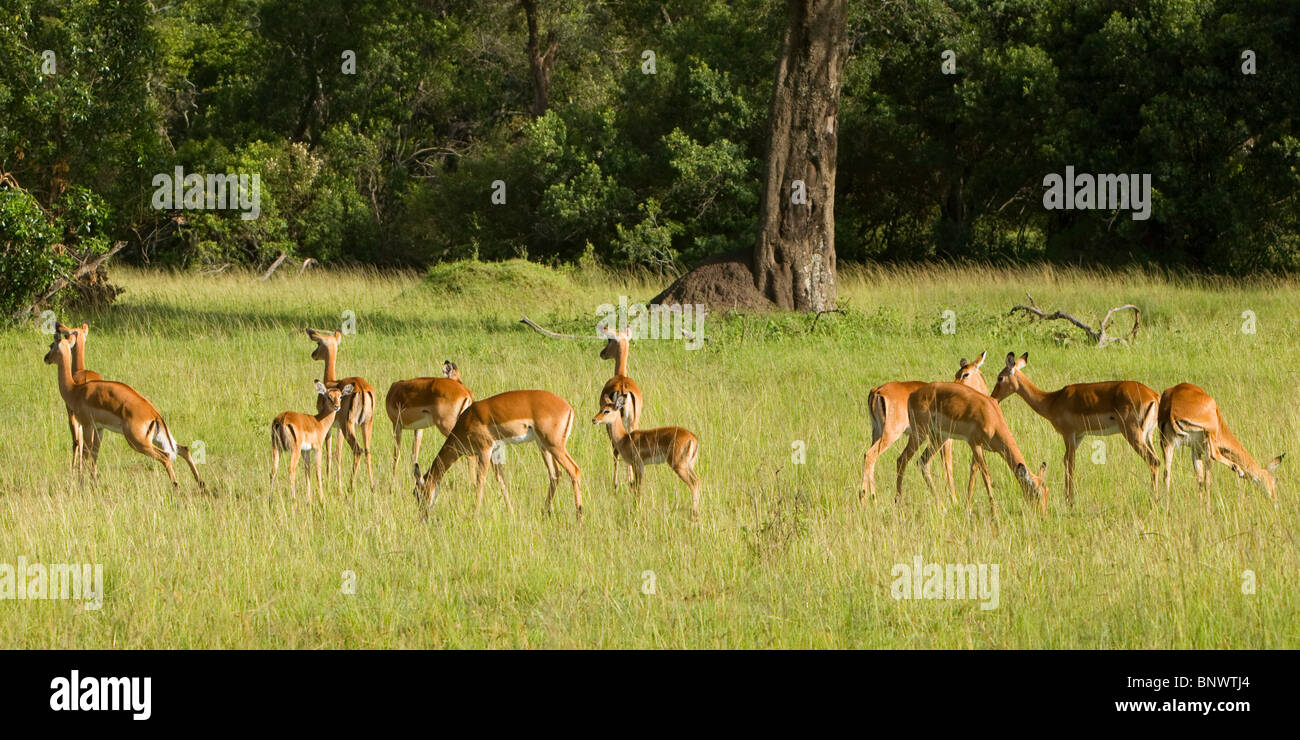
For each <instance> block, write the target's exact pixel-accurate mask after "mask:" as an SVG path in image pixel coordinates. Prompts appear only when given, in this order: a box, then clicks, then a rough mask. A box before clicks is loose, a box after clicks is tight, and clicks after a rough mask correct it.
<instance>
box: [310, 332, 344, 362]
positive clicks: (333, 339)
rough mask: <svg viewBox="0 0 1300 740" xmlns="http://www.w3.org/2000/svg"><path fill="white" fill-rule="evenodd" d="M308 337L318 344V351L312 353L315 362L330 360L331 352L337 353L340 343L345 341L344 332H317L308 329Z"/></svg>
mask: <svg viewBox="0 0 1300 740" xmlns="http://www.w3.org/2000/svg"><path fill="white" fill-rule="evenodd" d="M307 336H308V337H311V340H312V341H313V342H315V343H316V349H315V350H313V351H312V353H311V358H312V359H313V360H326V359H329V353H330V350H333V351H335V352H337V351H338V349H339V343H340V342H342V341H343V332H341V331H333V332H329V331H317V330H315V329H308V330H307Z"/></svg>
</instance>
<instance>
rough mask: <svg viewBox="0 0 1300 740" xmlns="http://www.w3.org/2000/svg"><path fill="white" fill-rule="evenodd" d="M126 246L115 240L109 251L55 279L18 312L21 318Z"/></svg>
mask: <svg viewBox="0 0 1300 740" xmlns="http://www.w3.org/2000/svg"><path fill="white" fill-rule="evenodd" d="M125 246H126V242H114V243H113V246H112V247H111V248H110V249H109V250H108V251H107V252H104V253H103V254H101V255H99V256H98V257H96V258H95V259H93V260H91V261H89V262H86V263H84V264H82V265H81V266H80V267H78V268H77V269H76V271H74V272H73V273H72V275H71V276H69V277H65V278H59V279H58V280H55V281H54V284H53V285H51V286H50V289H49V290H47V291H45V294H44V295H42V296H41V297H40V298H37V299H36V300H35V301H32V304H31V305H30V306H28V307H27V308H25V309H23V310H22V311H21V312H19V314H18V316H19V318H21V317H24V316H30V315H32V314H33V313H35V312H36V308H37V307H38V306H40V305H41V304H42V303H45V302H46V301H48V300H50V299H51V298H53V297H54V295H55V294H56V293H58V292H59V291H60V290H63V289H64V288H66V287H68V285H69V284H71V283H74V282H76V281H78V280H80V279H81V278H82V276H84V275H88V274H90V273H92V272H94V271H95V270H98V269H99V266H100V265H102V264H104V263H105V262H107V261H108V258H109V257H112V256H113V255H115V254H117V253H118V252H120V251H122V248H123V247H125Z"/></svg>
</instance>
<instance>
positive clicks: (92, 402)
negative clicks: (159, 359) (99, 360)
mask: <svg viewBox="0 0 1300 740" xmlns="http://www.w3.org/2000/svg"><path fill="white" fill-rule="evenodd" d="M74 341H75V339H74V338H73V335H71V334H56V335H55V337H54V341H53V342H52V343H51V344H50V351H49V352H47V353H46V355H45V362H46V364H49V365H57V366H58V371H59V393H60V395H62V396H63V403H64V405H65V406H67V408H68V409H69V410H71V412H72V414H73V415H74V416H75V417H76V421H77V429H75V430H74V435H75V436H76V439H74V440H73V447H74V449H76V450H78V451H79V450H80V449H81V447H82V445H83V444H86V442H87V439H86V437H87V436H88V437H89V451H90V455H89V459H90V471H91V475H92V477H97V476H98V461H99V444H100V442H101V441H102V440H103V432H102V430H104V429H107V430H109V431H112V432H116V433H118V434H120V435H122V436H123V437H124V438H125V439H126V443H127V444H128V445H130V447H131V449H133V450H135V451H136V452H139V453H140V454H141V455H144V456H146V457H151V458H153V459H155V460H157V461H158V462H160V463H162V466H163V467H164V468H166V470H167V477H168V478H170V479H171V482H172V487H173V488H176V487H179V484H178V483H177V481H176V470H175V468H174V467H173V466H172V462H173V461H174V460H175V459H176V457H177V456H178V455H179V456H180V457H181V459H183V460H185V462H186V463H187V464H189V466H190V472H191V473H193V474H194V481H195V482H196V483H198V484H199V489H200V490H202V489H203V487H204V486H203V481H202V480H200V479H199V469H198V468H197V467H195V465H194V459H193V458H192V457H190V450H189V448H188V447H186V446H184V445H180V444H177V443H176V438H175V437H173V436H172V433H171V431H170V430H169V429H168V428H167V422H166V421H164V420H163V418H162V414H160V413H158V409H157V408H155V407H154V405H153V404H152V403H149V401H148V399H146V398H145V397H144V396H142V395H140V394H139V393H137V392H136V391H135V389H134V388H131V387H130V386H128V385H126V384H125V383H116V382H112V381H108V380H86V381H84V382H81V383H77V382H75V381H74V380H73V378H72V352H73V343H74ZM74 457H75V455H74Z"/></svg>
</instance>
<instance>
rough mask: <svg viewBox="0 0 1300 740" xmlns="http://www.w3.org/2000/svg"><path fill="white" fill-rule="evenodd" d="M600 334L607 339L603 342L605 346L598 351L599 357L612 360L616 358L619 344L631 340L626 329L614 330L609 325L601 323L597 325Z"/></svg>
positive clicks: (624, 343)
mask: <svg viewBox="0 0 1300 740" xmlns="http://www.w3.org/2000/svg"><path fill="white" fill-rule="evenodd" d="M598 330H599V331H600V335H601V336H603V337H605V339H607V340H609V341H607V342H605V348H604V349H602V350H601V351H600V359H602V360H614V359H617V358H618V351H619V345H626V344H628V342H630V341H631V336H630V335H629V334H628V332H626V331H621V332H615V331H611V330H610V329H609V327H607V326H605V325H604V324H601V325H600V326H599V327H598Z"/></svg>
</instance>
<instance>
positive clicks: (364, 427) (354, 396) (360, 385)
mask: <svg viewBox="0 0 1300 740" xmlns="http://www.w3.org/2000/svg"><path fill="white" fill-rule="evenodd" d="M307 336H308V337H310V338H311V339H312V341H314V342H316V349H314V350H312V353H311V358H312V359H313V360H320V361H323V362H324V363H325V371H324V375H323V376H322V379H323V380H324V381H325V385H326V386H328V387H336V388H342V387H343V386H345V385H351V386H352V389H353V391H352V393H351V394H348V395H345V396H344V397H343V408H342V409H340V411H339V413H338V414H337V415H336V416H335V417H334V427H333V428H334V429H338V430H339V431H340V432H341V433H342V436H343V439H345V440H347V443H348V447H350V448H352V477H351V478H349V479H348V485H349V486H351V485H353V484H354V483H355V482H356V478H357V465H359V464H360V463H361V458H362V456H365V458H366V472H367V473H368V474H369V475H370V487H371V488H374V487H375V470H374V467H373V466H372V465H371V463H370V433H371V431H372V430H373V428H374V424H375V388H374V386H372V385H370V384H369V383H367V382H366V380H365V378H357V377H352V378H339V377H336V376H335V374H334V367H335V361H336V360H337V359H338V352H339V345H340V344H342V342H343V332H341V331H333V332H324V331H317V330H315V329H307ZM320 398H322V397H318V401H317V403H318V404H319V403H321V401H320V400H319V399H320ZM317 411H318V412H319V411H321V408H320V407H319V406H318V408H317ZM358 429H360V430H361V443H360V444H358V443H357V430H358ZM331 444H334V446H335V449H334V460H333V461H332V462H331V463H330V464H331V465H332V466H335V467H336V468H337V469H338V472H337V475H338V486H339V490H342V489H343V468H342V464H343V447H342V446H341V445H337V444H335V443H334V442H332V441H330V440H329V439H328V437H327V439H326V456H327V457H328V456H329V446H330V445H331Z"/></svg>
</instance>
